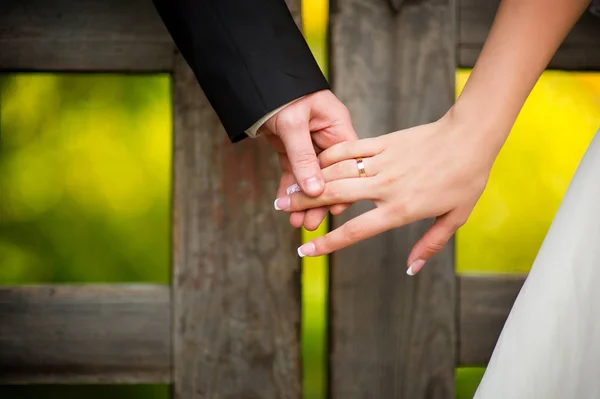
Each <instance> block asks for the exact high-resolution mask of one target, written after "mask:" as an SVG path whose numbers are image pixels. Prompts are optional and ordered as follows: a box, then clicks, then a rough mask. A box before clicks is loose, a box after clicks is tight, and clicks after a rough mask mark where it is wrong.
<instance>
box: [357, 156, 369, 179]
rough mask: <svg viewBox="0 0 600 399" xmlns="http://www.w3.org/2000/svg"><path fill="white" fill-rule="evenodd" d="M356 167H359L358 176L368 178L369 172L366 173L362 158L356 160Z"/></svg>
mask: <svg viewBox="0 0 600 399" xmlns="http://www.w3.org/2000/svg"><path fill="white" fill-rule="evenodd" d="M356 166H358V176H359V177H367V172H366V171H365V164H364V162H363V159H362V158H356Z"/></svg>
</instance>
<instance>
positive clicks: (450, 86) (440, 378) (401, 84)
mask: <svg viewBox="0 0 600 399" xmlns="http://www.w3.org/2000/svg"><path fill="white" fill-rule="evenodd" d="M453 7H454V6H453V3H452V2H451V1H446V0H424V1H420V2H418V3H405V4H404V5H403V6H402V9H401V10H400V13H398V14H395V13H392V12H391V10H390V6H389V3H388V1H387V0H375V1H374V0H337V1H336V2H335V3H334V4H333V5H332V14H331V24H332V26H331V35H332V38H331V40H332V59H331V65H332V71H331V75H332V78H333V87H334V91H335V93H336V94H337V95H338V96H339V98H340V99H341V100H342V102H344V103H345V104H346V105H347V106H348V108H349V109H350V112H351V114H352V119H353V122H354V125H355V128H356V130H357V132H359V135H360V136H361V137H369V136H377V135H381V134H385V133H389V132H392V131H395V130H399V129H402V128H407V127H411V126H415V125H419V124H423V123H426V122H431V121H434V120H436V119H437V118H439V117H441V116H442V115H443V114H444V113H445V112H446V111H447V110H448V108H449V107H450V106H451V105H452V104H453V101H454V38H453V31H454V28H453V21H454V19H453V17H452V11H453ZM369 208H370V206H369V205H366V204H356V205H354V206H353V208H351V209H350V210H349V211H347V215H346V214H345V215H344V216H342V217H336V218H334V226H335V227H338V226H339V225H341V224H342V223H343V222H345V221H346V220H348V219H349V218H351V217H353V216H355V215H357V214H359V213H362V212H364V211H366V210H367V209H369ZM428 225H429V223H426V222H422V223H415V224H412V225H410V226H406V227H404V228H400V229H396V230H394V231H391V232H388V233H385V234H382V235H380V236H377V237H375V238H373V239H370V240H367V241H364V242H362V243H359V244H357V245H354V246H352V247H350V248H347V249H344V250H342V251H338V252H336V253H334V254H333V255H332V257H331V264H332V270H331V300H332V309H331V317H330V320H331V346H332V348H331V355H330V359H331V364H330V374H331V382H330V390H331V395H332V398H336V399H337V398H340V399H341V398H343V399H353V398H406V399H421V398H452V397H454V388H453V387H454V363H455V353H454V348H455V340H456V336H455V327H454V326H455V309H454V307H455V276H454V267H453V266H454V255H453V242H451V243H449V245H448V246H446V248H445V249H444V250H443V251H442V253H441V254H439V255H438V256H437V257H435V258H434V259H432V260H431V261H430V262H429V264H428V265H427V266H426V268H425V269H424V270H423V271H422V272H421V273H420V275H418V276H416V277H412V278H411V277H408V276H407V275H406V259H407V257H408V253H409V250H410V248H411V247H412V245H413V244H414V243H415V242H416V241H417V239H418V238H419V237H420V236H421V235H422V234H423V233H424V232H425V230H426V228H427V226H428Z"/></svg>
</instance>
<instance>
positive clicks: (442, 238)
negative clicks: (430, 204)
mask: <svg viewBox="0 0 600 399" xmlns="http://www.w3.org/2000/svg"><path fill="white" fill-rule="evenodd" d="M458 220H460V219H458V218H457V216H456V214H455V213H454V212H450V213H446V214H445V215H442V216H440V217H438V218H436V219H435V222H434V223H433V224H432V225H431V227H429V229H428V230H427V232H426V233H425V234H424V235H423V237H421V239H420V240H419V241H417V243H416V244H415V246H414V247H413V249H412V251H411V252H410V255H409V256H408V265H409V266H408V270H406V274H408V275H409V276H413V275H415V274H417V273H418V272H419V270H421V268H423V265H425V262H427V261H428V260H429V259H431V258H432V257H433V256H434V255H435V254H437V253H439V252H440V251H441V250H442V249H443V248H444V246H446V244H447V243H448V241H450V238H452V235H453V234H454V233H455V232H456V230H458V228H459V227H460V226H461V225H462V222H459V221H458Z"/></svg>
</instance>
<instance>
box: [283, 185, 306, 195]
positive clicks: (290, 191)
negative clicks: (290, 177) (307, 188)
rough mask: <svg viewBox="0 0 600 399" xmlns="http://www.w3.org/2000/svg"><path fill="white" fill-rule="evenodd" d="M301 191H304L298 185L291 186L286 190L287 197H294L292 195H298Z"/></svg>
mask: <svg viewBox="0 0 600 399" xmlns="http://www.w3.org/2000/svg"><path fill="white" fill-rule="evenodd" d="M300 191H302V189H301V188H300V186H299V185H297V184H292V185H291V186H289V187H288V188H287V189H286V190H285V192H286V193H287V195H292V194H294V193H298V192H300Z"/></svg>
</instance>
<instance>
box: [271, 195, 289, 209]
mask: <svg viewBox="0 0 600 399" xmlns="http://www.w3.org/2000/svg"><path fill="white" fill-rule="evenodd" d="M291 202H292V201H291V199H290V197H281V198H277V199H276V200H275V202H274V203H273V206H274V207H275V209H277V210H278V211H284V210H286V209H288V208H289V207H290V205H291Z"/></svg>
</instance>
